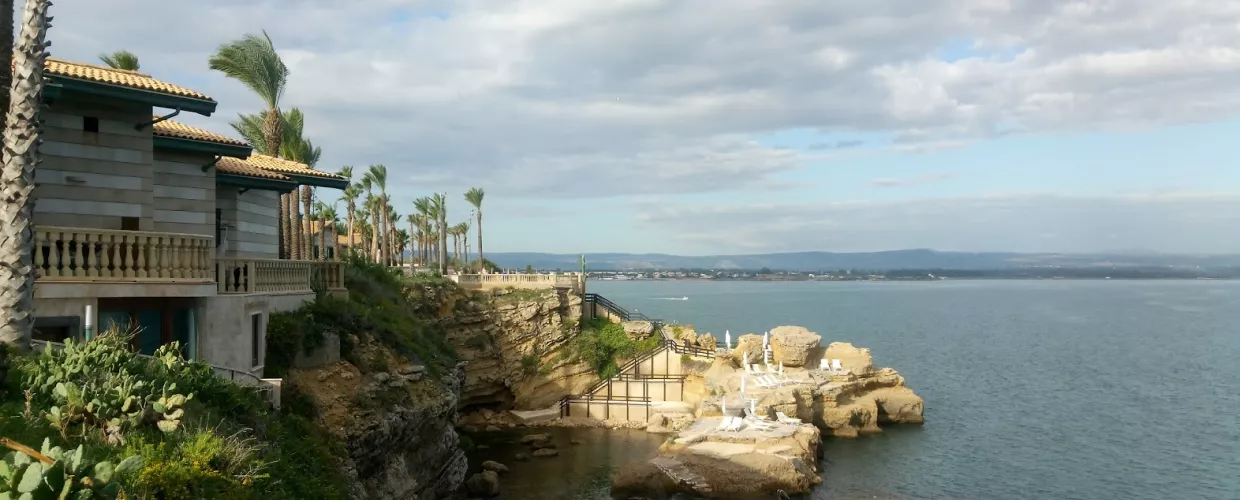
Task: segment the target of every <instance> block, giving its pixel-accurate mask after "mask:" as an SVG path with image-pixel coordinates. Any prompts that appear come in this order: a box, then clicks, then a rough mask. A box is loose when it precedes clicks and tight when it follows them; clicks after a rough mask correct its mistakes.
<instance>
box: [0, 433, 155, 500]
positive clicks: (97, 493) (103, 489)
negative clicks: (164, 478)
mask: <svg viewBox="0 0 1240 500" xmlns="http://www.w3.org/2000/svg"><path fill="white" fill-rule="evenodd" d="M23 448H24V447H23ZM39 455H41V456H31V455H30V454H28V453H26V452H24V451H11V452H9V453H8V454H6V455H5V456H4V460H3V461H0V500H9V499H31V500H39V499H68V498H72V499H81V500H86V499H95V498H98V499H114V498H117V495H118V494H120V493H121V490H120V485H118V484H117V483H116V482H114V481H113V479H114V478H115V477H117V476H118V475H123V474H128V473H130V472H134V471H137V470H138V468H140V467H141V466H142V459H141V458H140V457H137V456H131V457H129V458H126V459H125V460H122V461H121V462H120V463H119V464H115V465H114V464H112V463H111V462H98V463H91V462H90V461H89V460H87V459H86V458H85V457H84V455H83V451H82V446H81V445H79V446H78V447H77V448H76V449H74V450H73V451H71V452H69V453H65V451H64V450H62V449H61V448H60V447H59V446H56V447H52V446H51V443H50V442H48V441H47V440H44V441H43V449H42V451H40V452H39Z"/></svg>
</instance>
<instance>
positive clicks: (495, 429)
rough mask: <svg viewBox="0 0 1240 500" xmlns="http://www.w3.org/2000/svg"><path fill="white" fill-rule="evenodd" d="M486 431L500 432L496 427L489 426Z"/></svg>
mask: <svg viewBox="0 0 1240 500" xmlns="http://www.w3.org/2000/svg"><path fill="white" fill-rule="evenodd" d="M486 431H487V432H499V427H496V426H494V425H488V426H487V427H486Z"/></svg>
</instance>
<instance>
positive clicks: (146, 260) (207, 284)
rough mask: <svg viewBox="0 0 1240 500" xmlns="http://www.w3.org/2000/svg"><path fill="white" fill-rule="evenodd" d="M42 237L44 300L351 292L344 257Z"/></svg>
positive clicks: (161, 239)
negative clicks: (220, 254) (241, 255)
mask: <svg viewBox="0 0 1240 500" xmlns="http://www.w3.org/2000/svg"><path fill="white" fill-rule="evenodd" d="M34 238H35V242H34V247H35V252H34V264H35V271H36V280H37V282H38V283H39V284H40V286H38V287H36V289H35V291H36V296H37V297H40V298H66V297H131V296H167V297H172V296H182V297H203V296H210V295H215V294H243V293H309V292H311V291H313V290H314V289H315V285H314V284H315V283H316V282H317V281H320V280H321V282H322V284H323V288H324V289H325V290H326V291H329V292H334V291H342V290H344V267H343V265H342V264H341V263H340V262H317V261H295V260H275V259H216V258H215V241H214V239H213V238H212V237H210V236H204V235H198V234H177V233H159V232H152V231H117V230H109V229H84V228H65V227H36V228H35V230H34ZM117 285H141V286H143V287H144V289H142V290H135V289H134V288H133V287H132V286H122V287H118V286H117Z"/></svg>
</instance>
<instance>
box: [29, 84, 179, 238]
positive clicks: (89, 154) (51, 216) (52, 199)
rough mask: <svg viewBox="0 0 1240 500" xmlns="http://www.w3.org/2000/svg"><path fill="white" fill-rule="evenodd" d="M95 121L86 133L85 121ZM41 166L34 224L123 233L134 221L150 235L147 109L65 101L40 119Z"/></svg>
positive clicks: (151, 185)
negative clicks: (126, 224)
mask: <svg viewBox="0 0 1240 500" xmlns="http://www.w3.org/2000/svg"><path fill="white" fill-rule="evenodd" d="M86 116H91V117H95V118H98V120H99V131H98V132H88V131H86V130H85V128H84V122H85V120H84V117H86ZM43 118H44V124H43V131H44V141H45V142H44V143H43V144H42V145H41V146H40V148H39V151H40V153H42V155H43V163H42V164H40V165H39V168H38V169H37V170H36V172H35V189H34V197H35V200H36V202H35V219H34V222H35V225H44V226H62V227H81V228H98V229H121V218H122V217H137V218H138V229H140V230H144V231H151V230H155V210H154V208H155V207H154V197H153V194H154V187H155V176H154V169H153V165H152V164H153V151H152V142H151V130H150V128H146V129H143V130H136V129H135V128H134V125H136V124H138V123H141V122H145V121H150V120H151V107H150V106H145V105H141V104H132V103H121V102H117V103H110V104H100V103H95V102H90V101H88V100H83V99H80V98H75V97H74V96H72V95H67V96H64V97H63V98H61V99H58V100H57V102H56V103H55V104H54V105H53V106H51V107H50V108H49V109H48V110H47V111H46V112H44V113H43Z"/></svg>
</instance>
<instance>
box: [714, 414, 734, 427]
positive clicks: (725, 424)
mask: <svg viewBox="0 0 1240 500" xmlns="http://www.w3.org/2000/svg"><path fill="white" fill-rule="evenodd" d="M729 425H732V417H729V416H727V415H724V417H723V420H722V421H720V422H719V427H715V430H717V431H725V430H727V429H728V426H729Z"/></svg>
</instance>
